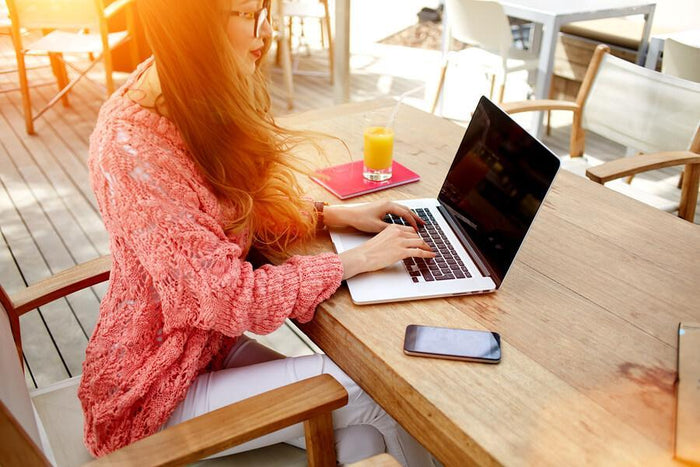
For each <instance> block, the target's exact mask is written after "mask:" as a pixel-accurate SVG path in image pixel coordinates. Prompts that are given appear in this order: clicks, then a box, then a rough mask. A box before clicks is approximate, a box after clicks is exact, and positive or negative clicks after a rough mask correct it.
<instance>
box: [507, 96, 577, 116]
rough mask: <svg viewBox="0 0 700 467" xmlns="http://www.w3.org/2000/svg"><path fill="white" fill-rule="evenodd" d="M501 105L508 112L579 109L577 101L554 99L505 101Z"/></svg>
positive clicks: (573, 110)
mask: <svg viewBox="0 0 700 467" xmlns="http://www.w3.org/2000/svg"><path fill="white" fill-rule="evenodd" d="M499 105H500V107H501V108H502V109H503V110H504V111H505V112H506V113H508V114H515V113H520V112H535V111H538V110H570V111H572V112H575V111H577V110H579V106H578V105H577V104H576V102H570V101H558V100H552V99H539V100H528V101H517V102H504V103H502V104H499Z"/></svg>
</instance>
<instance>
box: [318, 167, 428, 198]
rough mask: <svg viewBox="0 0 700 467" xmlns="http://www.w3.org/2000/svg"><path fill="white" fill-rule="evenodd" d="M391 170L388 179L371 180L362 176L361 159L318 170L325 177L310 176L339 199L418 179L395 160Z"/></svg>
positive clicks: (418, 178) (418, 176)
mask: <svg viewBox="0 0 700 467" xmlns="http://www.w3.org/2000/svg"><path fill="white" fill-rule="evenodd" d="M391 170H392V176H391V178H390V179H389V180H384V181H383V182H373V181H371V180H367V179H366V178H364V177H363V176H362V160H359V161H355V162H348V163H347V164H341V165H334V166H333V167H328V168H326V169H321V170H318V171H317V173H318V174H324V175H326V177H320V176H319V177H316V176H311V180H313V181H314V182H316V183H318V184H319V185H321V186H322V187H323V188H325V189H326V190H328V191H330V192H331V193H333V194H334V195H335V196H337V197H338V198H340V199H348V198H352V197H354V196H360V195H365V194H367V193H372V192H373V191H379V190H385V189H387V188H391V187H395V186H399V185H405V184H407V183H411V182H417V181H418V180H420V175H418V174H417V173H415V172H414V171H412V170H410V169H408V168H406V167H404V166H403V165H401V164H399V163H398V162H396V161H394V162H393V165H392V169H391Z"/></svg>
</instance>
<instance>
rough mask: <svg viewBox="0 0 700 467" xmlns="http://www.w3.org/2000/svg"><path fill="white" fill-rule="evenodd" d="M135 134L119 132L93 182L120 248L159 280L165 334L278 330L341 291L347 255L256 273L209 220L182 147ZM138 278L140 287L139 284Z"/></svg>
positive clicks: (210, 200)
mask: <svg viewBox="0 0 700 467" xmlns="http://www.w3.org/2000/svg"><path fill="white" fill-rule="evenodd" d="M131 130H132V133H131V135H130V136H131V137H130V138H129V140H128V141H127V140H126V138H125V137H124V135H125V133H124V132H121V133H120V131H119V129H118V128H114V131H115V133H116V135H115V136H114V137H113V138H110V137H104V136H103V138H102V139H103V141H101V142H100V143H99V147H100V151H99V155H98V157H96V158H95V160H94V161H93V163H92V164H91V165H92V167H91V176H92V180H93V188H94V189H95V192H96V195H97V198H98V202H99V203H100V208H101V211H102V214H103V218H104V220H105V224H106V226H107V228H108V230H109V231H110V234H111V235H112V237H113V242H117V244H118V245H119V246H120V247H121V248H126V249H130V250H131V251H133V253H134V255H135V256H136V257H137V258H138V260H139V261H140V262H141V265H142V267H143V269H144V270H145V271H146V272H147V274H148V275H149V276H150V277H151V279H152V281H153V287H154V288H155V291H156V293H157V298H155V299H157V300H160V302H161V308H162V310H163V315H164V327H165V329H164V330H166V331H168V330H170V329H173V328H177V327H182V326H194V327H197V328H201V329H207V330H209V329H211V330H216V331H218V332H221V333H223V334H226V335H229V336H238V335H240V334H242V333H243V332H244V331H251V332H254V333H256V334H265V333H269V332H272V331H274V330H275V329H277V328H278V327H279V326H280V325H281V324H282V323H283V322H284V319H285V318H287V317H291V318H296V319H298V320H300V321H302V322H305V321H308V320H310V319H311V318H312V317H313V314H314V310H315V308H316V306H317V305H318V304H319V303H320V302H321V301H323V300H325V299H327V298H328V297H329V296H330V295H331V294H332V293H333V292H334V291H335V290H336V289H337V288H338V286H339V285H340V281H341V278H342V264H341V263H340V259H339V258H338V256H337V255H335V254H331V253H327V254H320V255H315V256H294V257H292V258H290V259H289V260H288V261H286V262H285V263H284V264H282V265H279V266H272V265H266V266H263V267H261V268H259V269H256V270H253V267H252V265H251V264H250V263H248V262H246V261H244V259H243V258H242V254H243V252H242V247H241V246H240V245H238V244H236V243H235V242H233V241H231V240H230V239H228V238H227V237H226V235H225V233H224V230H223V227H222V225H221V224H220V222H219V221H218V220H217V219H216V218H215V216H213V215H212V214H210V213H212V212H217V211H216V210H217V208H216V206H215V204H216V198H215V197H214V196H213V194H211V192H210V191H208V190H206V189H205V188H204V186H203V184H202V182H201V180H200V179H199V178H198V177H197V176H196V174H195V169H194V165H193V164H191V161H189V159H187V156H186V155H184V154H183V153H182V149H181V148H180V149H178V148H177V147H172V146H171V147H168V146H167V145H163V144H162V140H161V141H160V142H158V141H150V140H149V138H148V137H146V138H144V141H140V142H136V143H134V142H132V141H134V139H135V138H133V129H131ZM120 135H121V137H120ZM136 139H138V138H136ZM151 139H153V138H151ZM149 141H150V142H149ZM131 280H133V281H134V282H135V284H134V286H137V282H138V281H139V280H140V278H139V277H133V278H131Z"/></svg>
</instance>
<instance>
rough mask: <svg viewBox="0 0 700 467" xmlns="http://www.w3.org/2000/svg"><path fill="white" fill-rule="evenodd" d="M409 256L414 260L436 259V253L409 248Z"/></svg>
mask: <svg viewBox="0 0 700 467" xmlns="http://www.w3.org/2000/svg"><path fill="white" fill-rule="evenodd" d="M408 252H409V254H410V255H411V256H412V257H414V258H435V256H436V255H435V252H434V251H425V250H423V249H421V248H409V249H408Z"/></svg>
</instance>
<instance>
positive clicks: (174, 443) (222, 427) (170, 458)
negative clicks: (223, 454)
mask: <svg viewBox="0 0 700 467" xmlns="http://www.w3.org/2000/svg"><path fill="white" fill-rule="evenodd" d="M347 402H348V393H347V392H346V391H345V388H344V387H343V386H342V385H341V384H340V383H338V382H337V381H336V380H335V379H334V378H333V377H332V376H330V375H326V374H323V375H320V376H315V377H313V378H309V379H305V380H302V381H299V382H297V383H293V384H290V385H287V386H283V387H281V388H278V389H274V390H272V391H268V392H265V393H262V394H259V395H257V396H254V397H251V398H249V399H245V400H242V401H240V402H237V403H235V404H231V405H228V406H226V407H222V408H220V409H218V410H214V411H213V412H209V413H206V414H204V415H201V416H199V417H196V418H193V419H191V420H188V421H186V422H183V423H180V424H178V425H175V426H172V427H170V428H168V429H166V430H163V431H160V432H158V433H156V434H154V435H152V436H149V437H147V438H144V439H142V440H139V441H136V442H135V443H133V444H131V445H129V446H126V447H124V448H122V449H119V450H117V451H114V452H112V453H111V454H108V455H106V456H104V457H101V458H99V459H97V460H95V461H93V462H90V463H88V464H86V465H87V466H90V467H95V466H102V465H116V464H119V465H140V466H149V465H174V464H186V463H191V462H193V461H195V460H197V459H201V458H204V457H207V456H210V455H212V454H214V453H217V452H220V451H223V450H225V449H228V448H230V447H233V446H236V445H238V444H242V443H244V442H246V441H250V440H251V439H255V438H258V437H260V436H262V435H265V434H268V433H272V432H274V431H277V430H279V429H281V428H285V427H287V426H291V425H294V424H296V423H299V422H302V421H304V420H308V419H313V418H315V417H317V416H319V415H322V414H324V413H329V412H330V411H332V410H334V409H337V408H339V407H342V406H344V405H345V404H347Z"/></svg>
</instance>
